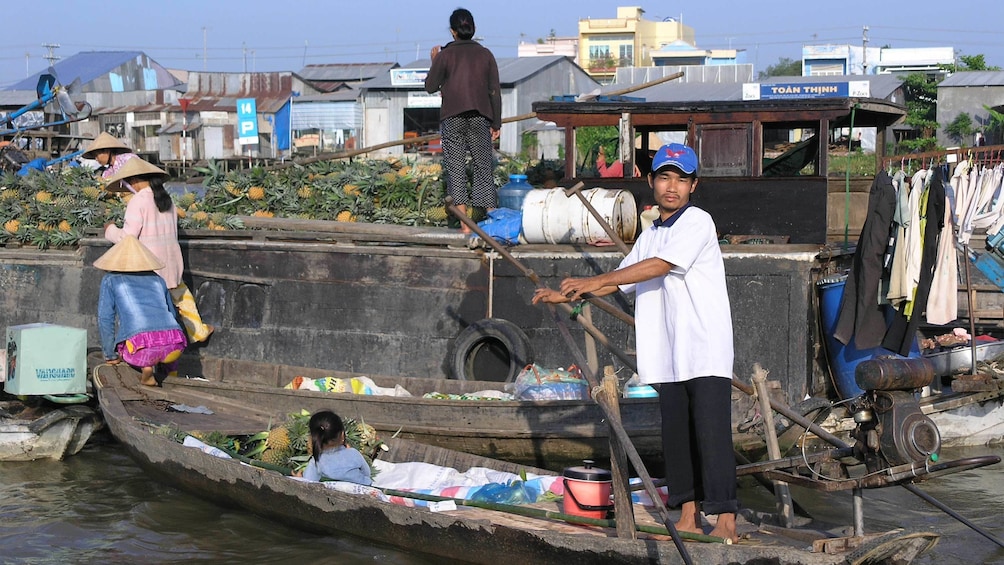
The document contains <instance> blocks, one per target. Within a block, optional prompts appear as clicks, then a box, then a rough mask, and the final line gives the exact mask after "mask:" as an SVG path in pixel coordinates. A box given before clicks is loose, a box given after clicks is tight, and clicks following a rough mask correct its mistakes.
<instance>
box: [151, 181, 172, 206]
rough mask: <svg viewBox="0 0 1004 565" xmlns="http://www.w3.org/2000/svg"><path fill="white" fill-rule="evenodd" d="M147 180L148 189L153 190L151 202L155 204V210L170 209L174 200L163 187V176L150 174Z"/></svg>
mask: <svg viewBox="0 0 1004 565" xmlns="http://www.w3.org/2000/svg"><path fill="white" fill-rule="evenodd" d="M147 180H149V181H150V190H152V191H153V202H154V204H156V205H157V210H159V211H161V212H167V211H168V210H170V209H171V206H173V205H174V202H173V201H172V200H171V195H170V194H168V193H167V189H166V188H164V178H163V177H162V176H160V175H151V176H150V177H149V178H148V179H147Z"/></svg>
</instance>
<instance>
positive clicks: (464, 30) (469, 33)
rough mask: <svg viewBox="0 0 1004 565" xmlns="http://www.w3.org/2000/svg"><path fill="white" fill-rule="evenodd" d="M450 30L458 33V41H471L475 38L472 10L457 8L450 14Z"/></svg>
mask: <svg viewBox="0 0 1004 565" xmlns="http://www.w3.org/2000/svg"><path fill="white" fill-rule="evenodd" d="M450 29H452V30H453V31H455V32H457V38H458V39H464V40H469V39H470V38H472V37H474V16H473V15H472V14H471V12H470V10H467V9H465V8H457V9H456V10H453V13H452V14H450Z"/></svg>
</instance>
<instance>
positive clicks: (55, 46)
mask: <svg viewBox="0 0 1004 565" xmlns="http://www.w3.org/2000/svg"><path fill="white" fill-rule="evenodd" d="M42 47H45V48H46V49H48V50H49V53H48V55H45V56H43V57H42V58H43V59H46V60H47V61H49V66H50V67H51V66H52V64H53V63H55V62H56V61H58V60H60V59H62V57H60V56H59V55H56V54H54V53H53V52H52V50H53V49H59V44H58V43H43V44H42Z"/></svg>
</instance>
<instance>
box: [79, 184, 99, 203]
mask: <svg viewBox="0 0 1004 565" xmlns="http://www.w3.org/2000/svg"><path fill="white" fill-rule="evenodd" d="M80 192H81V194H83V195H84V196H86V197H87V198H90V199H91V200H97V199H98V198H99V197H101V189H99V188H98V187H96V186H85V187H84V188H82V189H80Z"/></svg>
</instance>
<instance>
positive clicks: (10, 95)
mask: <svg viewBox="0 0 1004 565" xmlns="http://www.w3.org/2000/svg"><path fill="white" fill-rule="evenodd" d="M36 100H38V95H37V94H35V89H34V88H32V89H31V90H0V107H4V108H6V107H11V108H21V107H22V106H27V105H28V104H31V103H32V102H34V101H36Z"/></svg>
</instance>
